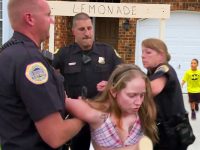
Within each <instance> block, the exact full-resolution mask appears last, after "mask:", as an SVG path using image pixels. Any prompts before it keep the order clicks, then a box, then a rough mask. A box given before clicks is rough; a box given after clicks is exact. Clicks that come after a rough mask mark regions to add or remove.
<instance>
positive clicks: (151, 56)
mask: <svg viewBox="0 0 200 150" xmlns="http://www.w3.org/2000/svg"><path fill="white" fill-rule="evenodd" d="M162 62H164V58H163V55H162V53H159V52H157V51H156V50H153V49H151V48H147V47H144V46H142V63H143V66H144V67H145V68H146V69H151V68H155V67H157V66H158V65H159V64H161V63H162Z"/></svg>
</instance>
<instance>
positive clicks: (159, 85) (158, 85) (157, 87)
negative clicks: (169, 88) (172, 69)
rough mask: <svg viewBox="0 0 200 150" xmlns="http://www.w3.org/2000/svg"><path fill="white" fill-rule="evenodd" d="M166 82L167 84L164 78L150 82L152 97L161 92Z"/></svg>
mask: <svg viewBox="0 0 200 150" xmlns="http://www.w3.org/2000/svg"><path fill="white" fill-rule="evenodd" d="M166 82H167V79H166V77H165V76H162V77H160V78H157V79H155V80H152V81H151V89H152V94H153V96H156V95H158V94H159V93H160V92H161V91H162V90H163V88H164V87H165V84H166Z"/></svg>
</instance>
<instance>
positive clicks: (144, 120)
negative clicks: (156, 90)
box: [90, 64, 158, 143]
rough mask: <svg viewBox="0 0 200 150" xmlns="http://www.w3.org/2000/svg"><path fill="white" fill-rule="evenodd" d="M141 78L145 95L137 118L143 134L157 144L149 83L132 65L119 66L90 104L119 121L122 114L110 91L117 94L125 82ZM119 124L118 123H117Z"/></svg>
mask: <svg viewBox="0 0 200 150" xmlns="http://www.w3.org/2000/svg"><path fill="white" fill-rule="evenodd" d="M138 76H140V77H142V78H143V79H144V81H145V84H146V93H145V96H144V101H143V103H142V105H141V107H140V109H139V112H138V114H139V117H140V121H141V126H142V129H143V131H144V134H145V135H147V136H148V137H149V138H151V140H152V141H153V142H154V143H155V142H157V137H158V136H157V127H156V123H155V120H156V107H155V104H154V100H153V96H152V92H151V86H150V81H149V79H148V77H147V76H146V74H145V73H144V72H143V71H141V69H140V68H139V67H137V66H136V65H133V64H120V65H118V66H117V68H116V69H115V70H114V71H113V73H112V74H111V76H110V78H109V80H108V83H107V85H106V87H105V90H104V91H103V92H102V94H101V95H100V96H98V97H96V99H95V101H94V102H91V103H90V104H91V105H92V107H94V108H96V109H98V110H101V111H104V112H108V113H114V114H115V116H116V117H117V119H118V120H121V115H122V112H121V110H120V107H119V106H118V104H117V102H116V100H115V98H114V97H113V96H112V94H111V93H110V90H111V89H112V90H114V91H115V92H119V91H121V90H122V89H124V88H125V87H126V84H127V82H129V81H131V80H132V79H133V78H136V77H138ZM118 123H119V122H118Z"/></svg>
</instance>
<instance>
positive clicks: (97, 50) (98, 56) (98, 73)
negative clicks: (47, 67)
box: [53, 42, 122, 98]
mask: <svg viewBox="0 0 200 150" xmlns="http://www.w3.org/2000/svg"><path fill="white" fill-rule="evenodd" d="M120 63H122V61H121V59H120V58H119V56H117V55H116V53H115V51H114V50H113V48H112V47H111V46H109V45H107V44H103V43H97V42H94V44H93V47H92V49H91V50H90V51H89V52H88V53H87V54H86V53H84V51H83V50H81V48H80V47H79V46H78V44H76V43H75V44H72V45H69V46H68V47H64V48H61V49H60V50H59V51H58V53H57V54H56V55H55V59H54V61H53V65H54V67H55V68H56V69H60V71H61V73H62V75H63V76H64V78H65V90H66V91H67V94H68V96H70V97H72V98H77V97H78V96H80V95H81V92H82V88H83V87H86V89H87V97H88V98H92V97H94V96H96V94H97V93H98V92H97V88H96V86H97V84H98V83H99V82H100V81H102V80H106V81H107V80H108V78H109V76H110V74H111V73H112V71H113V70H114V69H115V67H116V66H117V65H118V64H120Z"/></svg>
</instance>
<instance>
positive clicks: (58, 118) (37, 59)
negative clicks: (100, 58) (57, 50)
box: [0, 0, 83, 150]
mask: <svg viewBox="0 0 200 150" xmlns="http://www.w3.org/2000/svg"><path fill="white" fill-rule="evenodd" d="M30 6H31V7H30ZM36 8H37V9H36ZM8 11H9V18H10V22H11V25H12V27H13V29H14V34H13V36H12V38H11V39H10V40H9V41H8V42H6V43H5V44H4V45H3V46H2V47H1V49H0V74H1V76H0V82H1V84H0V120H1V121H0V137H1V140H2V141H1V144H2V149H3V150H53V149H61V146H62V145H63V144H64V143H65V142H66V141H67V140H69V139H70V138H72V137H73V136H74V135H75V134H76V133H78V132H79V130H80V129H81V127H82V126H83V123H82V121H80V120H78V119H71V120H64V117H65V115H66V111H65V104H64V99H65V92H64V87H63V77H62V76H61V75H59V74H58V73H55V71H54V70H53V68H52V67H51V66H50V65H49V64H48V61H47V60H46V59H45V58H44V57H43V55H42V53H41V52H40V44H41V42H42V41H44V40H45V39H46V38H48V36H49V33H48V32H49V31H48V30H49V25H50V23H53V21H52V19H51V17H50V8H49V6H48V4H47V2H46V1H45V0H24V1H19V0H10V1H9V4H8ZM16 19H17V20H16ZM41 22H43V25H44V26H43V27H41Z"/></svg>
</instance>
